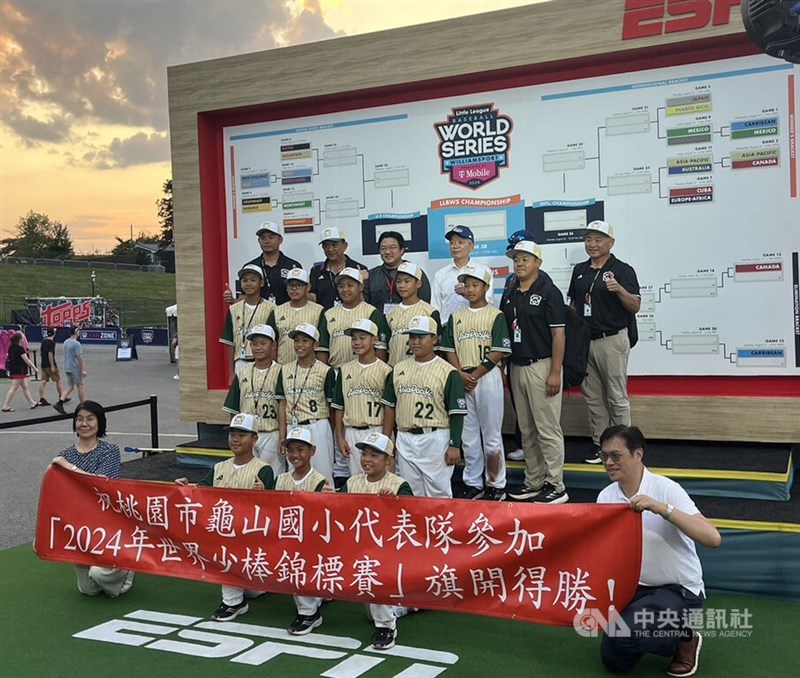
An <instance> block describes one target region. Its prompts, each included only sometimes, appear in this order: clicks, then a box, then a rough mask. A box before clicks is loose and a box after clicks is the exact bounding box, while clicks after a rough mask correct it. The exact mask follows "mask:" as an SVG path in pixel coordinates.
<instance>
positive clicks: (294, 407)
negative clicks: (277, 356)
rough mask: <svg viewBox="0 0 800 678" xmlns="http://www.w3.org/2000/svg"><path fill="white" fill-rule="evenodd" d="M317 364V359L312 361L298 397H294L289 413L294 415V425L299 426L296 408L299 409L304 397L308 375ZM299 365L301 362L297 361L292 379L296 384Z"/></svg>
mask: <svg viewBox="0 0 800 678" xmlns="http://www.w3.org/2000/svg"><path fill="white" fill-rule="evenodd" d="M316 364H317V361H316V360H314V362H313V363H311V367H309V368H308V370H307V371H306V378H305V379H303V385H302V386H301V387H300V390H299V391H298V392H297V398H295V399H294V402H293V403H292V408H291V410H289V413H290V414H291V415H292V426H297V415H296V414H295V410H297V405H298V404H299V403H300V398H302V397H303V393H304V392H305V390H306V384H307V383H308V377H309V375H310V374H311V370H313V369H314V365H316ZM299 367H300V364H299V363H297V364H296V365H295V366H294V377H293V379H292V381H293V382H294V383H295V384H297V370H298V368H299Z"/></svg>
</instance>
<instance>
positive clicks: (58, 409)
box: [53, 400, 67, 414]
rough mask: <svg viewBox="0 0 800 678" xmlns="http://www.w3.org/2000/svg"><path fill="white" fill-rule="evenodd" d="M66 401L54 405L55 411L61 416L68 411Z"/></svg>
mask: <svg viewBox="0 0 800 678" xmlns="http://www.w3.org/2000/svg"><path fill="white" fill-rule="evenodd" d="M65 402H66V401H64V400H59V401H58V402H57V403H56V404H55V405H53V409H54V410H55V411H56V412H58V413H59V414H66V413H67V411H66V410H65V409H64V403H65Z"/></svg>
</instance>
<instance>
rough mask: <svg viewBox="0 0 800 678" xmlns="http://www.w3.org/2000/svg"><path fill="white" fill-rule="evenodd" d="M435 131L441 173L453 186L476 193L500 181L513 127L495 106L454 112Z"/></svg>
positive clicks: (458, 108)
mask: <svg viewBox="0 0 800 678" xmlns="http://www.w3.org/2000/svg"><path fill="white" fill-rule="evenodd" d="M434 129H435V130H436V134H437V135H438V137H439V159H440V161H441V172H442V174H449V175H450V183H453V184H458V185H460V186H466V187H467V188H471V189H473V190H476V189H478V188H480V187H481V186H483V185H484V184H488V183H489V182H490V181H494V180H495V179H497V177H498V176H500V168H501V167H508V154H509V150H510V148H511V131H512V130H513V129H514V123H513V121H512V120H511V118H509V117H508V116H507V115H501V114H500V112H499V111H498V110H497V109H496V108H494V104H480V105H478V106H467V107H464V106H458V107H456V108H453V109H452V113H451V114H450V115H448V116H447V120H446V121H445V122H437V123H435V124H434Z"/></svg>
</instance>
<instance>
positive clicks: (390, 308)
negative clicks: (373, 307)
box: [383, 304, 399, 315]
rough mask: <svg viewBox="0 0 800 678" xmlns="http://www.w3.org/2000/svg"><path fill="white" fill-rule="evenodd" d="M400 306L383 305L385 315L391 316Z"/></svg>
mask: <svg viewBox="0 0 800 678" xmlns="http://www.w3.org/2000/svg"><path fill="white" fill-rule="evenodd" d="M398 306H399V304H384V305H383V315H389V314H390V313H391V312H392V311H394V309H396V308H397V307H398Z"/></svg>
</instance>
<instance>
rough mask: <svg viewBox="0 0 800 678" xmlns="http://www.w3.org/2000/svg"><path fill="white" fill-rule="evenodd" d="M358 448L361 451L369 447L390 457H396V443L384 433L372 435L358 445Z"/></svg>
mask: <svg viewBox="0 0 800 678" xmlns="http://www.w3.org/2000/svg"><path fill="white" fill-rule="evenodd" d="M356 447H357V448H358V449H359V450H363V449H364V448H365V447H369V448H371V449H373V450H377V451H378V452H383V453H384V454H388V455H389V456H390V457H393V456H394V443H392V441H391V440H389V438H388V437H386V436H385V435H383V433H370V434H369V435H368V436H367V437H366V438H364V440H362V441H361V442H358V443H356Z"/></svg>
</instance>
